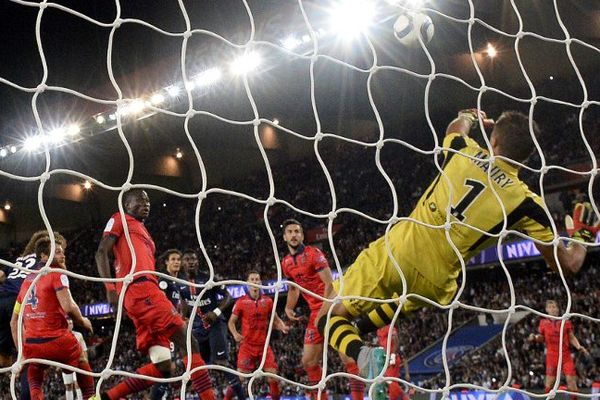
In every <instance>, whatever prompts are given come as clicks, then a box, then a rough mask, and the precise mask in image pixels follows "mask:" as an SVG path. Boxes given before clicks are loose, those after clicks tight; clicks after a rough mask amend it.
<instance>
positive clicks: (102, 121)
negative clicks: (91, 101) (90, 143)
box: [95, 115, 106, 125]
mask: <svg viewBox="0 0 600 400" xmlns="http://www.w3.org/2000/svg"><path fill="white" fill-rule="evenodd" d="M95 119H96V122H97V123H98V124H100V125H102V124H103V123H105V122H106V118H104V116H103V115H97V116H96V118H95Z"/></svg>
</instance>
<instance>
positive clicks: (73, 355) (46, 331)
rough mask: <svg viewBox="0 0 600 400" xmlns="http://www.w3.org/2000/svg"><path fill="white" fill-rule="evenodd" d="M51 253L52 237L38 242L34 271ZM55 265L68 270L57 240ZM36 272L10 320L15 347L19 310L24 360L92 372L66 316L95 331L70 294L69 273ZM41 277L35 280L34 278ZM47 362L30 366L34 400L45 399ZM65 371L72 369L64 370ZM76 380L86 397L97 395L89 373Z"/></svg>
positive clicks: (30, 389)
mask: <svg viewBox="0 0 600 400" xmlns="http://www.w3.org/2000/svg"><path fill="white" fill-rule="evenodd" d="M50 253H51V241H50V238H49V237H44V238H41V239H39V240H38V241H37V242H36V244H35V254H36V257H37V259H38V260H39V262H38V264H37V265H36V266H35V267H34V270H38V269H40V268H42V267H43V266H44V265H45V264H46V262H47V261H48V259H49V257H50ZM50 266H51V267H52V268H59V269H66V264H65V254H64V250H63V248H62V245H61V244H60V243H56V246H55V249H54V258H53V259H52V262H51V264H50ZM37 275H38V273H37V272H32V273H30V274H29V275H27V278H25V281H24V282H23V285H22V286H21V289H20V291H19V295H18V296H17V301H16V303H15V308H14V313H13V316H12V319H11V321H10V326H11V330H12V336H13V340H14V342H15V346H16V347H17V348H18V346H19V334H18V332H19V324H18V319H19V313H23V330H22V337H23V339H24V341H23V355H24V356H25V359H31V358H41V359H46V360H51V361H56V362H59V363H62V364H65V365H69V366H71V367H76V368H80V369H82V370H84V371H88V372H91V369H90V365H89V364H88V362H87V360H86V359H85V358H83V357H82V354H81V346H80V344H79V341H78V340H77V338H75V336H74V335H73V333H72V332H71V331H70V330H69V324H68V322H67V318H66V316H69V317H71V318H72V319H73V323H74V324H75V325H77V326H80V327H82V328H84V329H85V330H87V331H88V332H90V333H92V324H91V322H90V321H89V320H88V319H87V318H84V317H83V316H82V315H81V311H80V310H79V306H78V305H77V304H76V303H75V301H74V300H73V297H71V291H70V290H69V278H68V277H67V275H65V274H63V273H60V272H56V271H52V272H50V273H48V274H45V275H42V276H41V277H38V276H37ZM36 277H37V278H38V279H37V280H36V281H35V282H34V280H35V279H36ZM46 367H47V365H45V364H37V363H36V364H31V365H30V366H29V369H28V379H29V393H30V396H31V398H32V399H33V400H42V399H44V393H43V391H42V385H43V383H44V370H45V369H46ZM65 372H70V371H68V370H65ZM77 382H78V384H79V387H80V388H81V391H82V392H83V396H85V398H86V399H87V398H89V397H90V396H92V395H93V394H94V379H93V378H92V377H91V376H90V375H86V374H78V375H77Z"/></svg>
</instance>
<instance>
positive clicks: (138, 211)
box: [123, 189, 150, 220]
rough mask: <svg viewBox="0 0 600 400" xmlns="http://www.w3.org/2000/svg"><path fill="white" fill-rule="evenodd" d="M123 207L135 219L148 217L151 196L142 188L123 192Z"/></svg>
mask: <svg viewBox="0 0 600 400" xmlns="http://www.w3.org/2000/svg"><path fill="white" fill-rule="evenodd" d="M123 208H124V209H125V212H126V213H127V214H129V215H131V216H132V217H133V218H135V219H140V220H141V219H145V218H148V215H149V214H150V197H148V193H146V191H145V190H142V189H131V190H128V191H127V192H125V193H123Z"/></svg>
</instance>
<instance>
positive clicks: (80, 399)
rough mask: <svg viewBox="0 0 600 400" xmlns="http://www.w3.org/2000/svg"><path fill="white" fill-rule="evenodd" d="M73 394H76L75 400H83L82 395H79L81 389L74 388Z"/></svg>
mask: <svg viewBox="0 0 600 400" xmlns="http://www.w3.org/2000/svg"><path fill="white" fill-rule="evenodd" d="M75 392H77V400H83V393H81V389H79V388H76V389H75Z"/></svg>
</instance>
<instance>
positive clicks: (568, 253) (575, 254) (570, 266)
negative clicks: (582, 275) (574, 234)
mask: <svg viewBox="0 0 600 400" xmlns="http://www.w3.org/2000/svg"><path fill="white" fill-rule="evenodd" d="M535 247H537V249H538V251H539V252H540V254H541V255H542V257H544V260H545V261H546V263H547V264H548V267H549V268H550V269H552V270H553V271H556V272H558V264H557V263H556V259H555V258H554V247H553V246H549V245H548V246H547V245H543V244H538V243H536V244H535ZM556 250H557V251H556V255H557V258H558V262H559V263H560V266H561V267H562V269H563V272H565V273H567V275H573V274H576V273H578V272H579V270H580V269H581V266H582V265H583V261H584V260H585V255H586V254H587V249H586V248H585V246H583V245H581V244H579V243H574V242H571V243H569V245H567V246H565V245H564V243H562V242H560V243H559V244H558V248H557V249H556Z"/></svg>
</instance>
